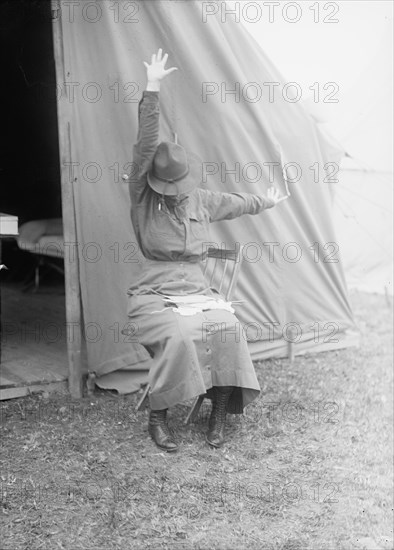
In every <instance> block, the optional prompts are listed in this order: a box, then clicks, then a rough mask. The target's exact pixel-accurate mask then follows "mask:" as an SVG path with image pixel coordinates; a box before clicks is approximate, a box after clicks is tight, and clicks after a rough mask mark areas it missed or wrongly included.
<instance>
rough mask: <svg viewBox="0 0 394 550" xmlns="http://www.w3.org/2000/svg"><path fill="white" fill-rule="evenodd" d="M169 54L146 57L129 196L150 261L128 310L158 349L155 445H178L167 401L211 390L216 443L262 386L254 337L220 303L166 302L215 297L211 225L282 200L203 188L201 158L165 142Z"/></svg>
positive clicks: (144, 339)
mask: <svg viewBox="0 0 394 550" xmlns="http://www.w3.org/2000/svg"><path fill="white" fill-rule="evenodd" d="M167 58H168V55H167V54H166V55H164V57H162V50H161V49H159V51H158V53H157V55H155V54H153V55H152V60H151V64H148V63H144V64H145V66H146V69H147V81H148V83H147V86H146V90H145V91H144V92H143V97H142V100H141V102H140V104H139V130H138V138H137V143H136V145H135V146H134V156H133V163H134V164H133V165H134V170H133V175H132V176H131V177H130V195H131V205H132V206H131V219H132V223H133V227H134V231H135V234H136V238H137V240H138V243H139V246H140V249H141V252H142V254H143V255H144V257H145V261H144V263H143V265H142V269H141V273H140V275H139V276H138V278H137V280H136V281H135V282H134V283H133V285H132V286H131V287H130V289H129V291H128V294H129V296H130V298H129V309H128V315H129V318H130V319H131V320H132V321H133V323H135V324H136V326H138V338H139V342H140V343H141V344H143V345H144V346H145V347H146V348H147V349H148V350H149V351H150V352H151V354H152V356H153V360H152V367H151V369H150V372H149V384H150V388H151V390H150V395H149V399H150V406H151V411H150V416H149V433H150V435H151V437H152V439H153V440H154V442H155V443H156V445H158V447H160V448H161V449H164V450H166V451H170V452H171V451H175V450H176V449H177V444H176V442H175V440H174V437H173V435H172V434H171V432H170V431H169V429H168V425H167V421H166V412H167V409H168V407H171V406H173V405H176V404H177V403H180V402H182V401H184V400H187V399H191V398H193V397H196V396H197V395H201V394H204V393H207V392H208V394H209V395H210V397H212V402H213V406H212V412H211V417H210V420H209V429H208V433H207V437H206V440H207V442H208V443H209V445H211V446H213V447H219V446H221V445H222V444H223V441H224V426H225V418H226V412H231V413H238V414H239V413H242V411H243V408H244V407H245V406H246V405H248V403H250V402H251V401H253V400H254V399H255V398H256V397H257V396H258V394H259V392H260V387H259V383H258V381H257V378H256V374H255V371H254V367H253V364H252V361H251V359H250V355H249V352H248V348H247V342H246V341H245V340H244V339H242V338H241V339H237V338H235V337H234V336H233V337H231V334H233V335H234V329H235V327H236V323H238V321H237V318H236V317H235V316H234V315H233V314H232V313H230V312H229V311H228V310H217V309H214V310H205V311H203V312H199V313H196V314H195V315H191V316H182V315H180V314H179V312H178V311H174V310H173V308H172V307H165V305H166V303H165V302H164V301H163V298H164V296H174V295H208V296H215V292H214V291H213V290H212V289H210V288H207V283H206V281H205V280H204V277H203V273H202V270H201V260H203V259H204V255H205V252H206V251H205V249H204V248H205V247H204V243H207V242H209V241H210V237H209V223H210V222H213V221H218V220H229V219H233V218H236V217H238V216H241V215H243V214H258V213H259V212H261V211H262V210H264V209H265V208H270V207H272V206H274V205H275V204H276V203H277V202H278V201H279V200H280V199H279V193H278V192H277V191H276V190H274V189H273V188H271V189H270V190H269V191H268V196H267V197H261V196H257V195H251V194H247V193H219V192H213V191H207V190H203V189H200V188H198V187H197V186H198V184H199V183H200V181H201V168H202V166H201V161H200V159H198V158H197V157H196V156H195V155H193V154H191V153H187V152H186V151H185V149H184V148H183V147H181V146H180V145H178V144H176V143H171V142H161V143H160V144H159V143H158V137H159V116H160V107H159V92H160V83H161V80H163V79H164V78H165V77H166V76H167V75H169V74H170V73H172V72H173V71H175V70H177V69H176V68H175V67H174V68H171V69H165V64H166V62H167ZM216 296H217V294H216ZM218 323H221V324H220V325H218ZM209 326H220V327H225V330H226V334H225V337H224V334H223V332H222V331H220V332H219V331H215V330H211V331H209V330H208V329H207V330H205V328H206V327H209ZM231 331H233V332H231ZM238 340H239V341H238Z"/></svg>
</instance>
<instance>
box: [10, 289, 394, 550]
mask: <svg viewBox="0 0 394 550" xmlns="http://www.w3.org/2000/svg"><path fill="white" fill-rule="evenodd" d="M351 299H352V304H353V309H354V312H355V317H356V321H357V322H358V325H359V328H360V331H361V347H360V348H349V349H347V350H343V351H337V352H327V353H321V354H319V355H308V356H305V357H296V359H295V361H294V363H293V364H292V365H290V364H289V362H288V361H287V360H269V361H265V362H263V363H260V364H257V365H256V370H257V373H258V377H259V380H260V383H261V386H262V390H263V391H262V394H261V398H260V400H259V401H258V402H257V403H256V404H254V405H252V406H250V407H249V408H248V410H247V412H246V414H245V415H244V416H242V417H238V416H230V417H229V420H228V427H227V432H226V434H227V441H228V442H227V444H226V445H225V447H223V448H222V449H219V450H215V449H211V448H209V447H208V446H207V445H206V444H205V442H204V432H205V430H206V420H207V416H208V415H209V408H208V404H207V405H204V407H203V409H202V411H201V414H200V416H199V418H198V420H197V421H196V422H195V423H194V424H193V425H191V426H187V427H186V426H184V425H183V424H182V422H183V419H184V417H185V414H186V410H187V407H186V405H179V406H178V407H175V408H174V409H172V410H171V411H170V424H171V426H172V427H173V429H174V430H175V432H176V433H177V438H178V440H179V441H180V442H181V446H180V450H179V452H178V453H176V454H166V453H162V452H160V450H159V449H158V448H157V447H155V446H154V444H153V443H152V442H151V440H150V439H149V436H148V434H147V411H145V412H140V413H138V414H136V413H135V412H134V405H135V403H136V401H137V395H129V396H126V397H123V398H122V397H117V396H114V395H112V394H111V393H109V392H97V393H95V395H94V396H93V397H91V398H84V399H83V400H81V401H72V400H71V399H70V397H69V396H68V395H50V396H45V394H43V395H36V396H30V397H28V398H23V399H17V400H10V401H8V402H3V403H2V406H1V412H2V422H1V430H2V463H3V465H2V473H1V481H2V537H1V543H0V544H1V548H2V549H12V550H16V549H18V550H19V549H26V550H27V549H29V550H33V549H51V550H52V549H72V550H79V549H81V550H82V549H83V550H93V549H94V550H96V549H105V550H115V549H117V550H118V549H134V548H135V549H138V548H144V549H155V550H156V549H160V550H161V549H163V550H164V549H207V550H208V549H210V550H211V549H220V550H222V549H226V550H227V549H233V548H234V549H235V548H237V549H244V548H248V549H249V548H250V549H254V548H256V549H262V548H264V549H269V550H271V549H272V550H303V549H310V550H315V549H324V550H328V549H330V550H331V549H333V550H334V549H335V550H337V549H339V550H341V549H343V550H345V549H346V550H348V549H353V548H354V549H360V550H362V549H364V550H377V549H382V550H383V549H391V548H393V539H392V520H393V500H392V482H393V478H392V371H391V357H392V355H391V353H392V352H391V350H392V321H391V308H390V307H389V306H388V304H387V300H386V298H385V297H384V296H378V295H368V294H360V293H354V294H352V296H351Z"/></svg>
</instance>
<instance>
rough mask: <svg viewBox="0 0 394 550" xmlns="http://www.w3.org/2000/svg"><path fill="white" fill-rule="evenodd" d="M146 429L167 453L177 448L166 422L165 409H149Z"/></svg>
mask: <svg viewBox="0 0 394 550" xmlns="http://www.w3.org/2000/svg"><path fill="white" fill-rule="evenodd" d="M148 431H149V435H150V436H151V438H152V439H153V441H154V442H155V443H156V445H157V446H158V447H160V449H164V451H167V452H168V453H171V452H173V451H176V450H177V449H178V445H177V444H176V443H175V440H174V437H173V436H172V434H171V432H170V429H169V427H168V424H167V409H162V410H160V411H152V410H151V411H150V414H149V424H148Z"/></svg>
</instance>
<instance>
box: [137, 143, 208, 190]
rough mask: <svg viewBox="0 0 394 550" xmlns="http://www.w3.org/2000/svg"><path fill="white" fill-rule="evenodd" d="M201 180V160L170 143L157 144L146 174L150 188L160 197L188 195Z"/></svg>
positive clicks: (179, 146)
mask: <svg viewBox="0 0 394 550" xmlns="http://www.w3.org/2000/svg"><path fill="white" fill-rule="evenodd" d="M200 180H201V160H200V159H199V158H198V157H197V155H194V154H193V153H189V152H186V149H184V148H183V147H182V146H181V145H178V144H177V143H173V142H171V141H162V142H161V143H159V145H158V147H157V149H156V153H155V156H154V158H153V164H152V168H151V170H150V171H149V173H148V183H149V185H150V187H151V188H152V189H153V190H154V191H156V193H160V194H162V195H181V194H183V193H189V192H190V191H192V190H193V189H194V188H195V187H197V186H198V184H199V183H200Z"/></svg>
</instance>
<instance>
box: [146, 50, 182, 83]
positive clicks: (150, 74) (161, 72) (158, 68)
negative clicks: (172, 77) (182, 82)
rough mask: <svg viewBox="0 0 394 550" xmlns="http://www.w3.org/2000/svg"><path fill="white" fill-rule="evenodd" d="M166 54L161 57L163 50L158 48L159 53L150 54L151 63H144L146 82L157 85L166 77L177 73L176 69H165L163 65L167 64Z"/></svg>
mask: <svg viewBox="0 0 394 550" xmlns="http://www.w3.org/2000/svg"><path fill="white" fill-rule="evenodd" d="M167 59H168V53H166V54H164V55H163V50H162V49H161V48H159V51H158V52H157V54H156V53H154V54H152V58H151V63H150V65H149V63H147V62H146V61H144V65H145V67H146V76H147V79H148V82H151V83H157V82H160V80H163V78H165V77H166V76H167V75H169V74H171V73H173V72H174V71H177V70H178V69H177V67H171V69H166V68H165V64H166V63H167Z"/></svg>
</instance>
